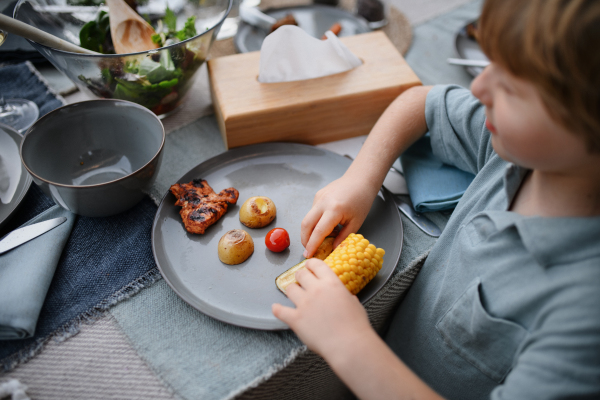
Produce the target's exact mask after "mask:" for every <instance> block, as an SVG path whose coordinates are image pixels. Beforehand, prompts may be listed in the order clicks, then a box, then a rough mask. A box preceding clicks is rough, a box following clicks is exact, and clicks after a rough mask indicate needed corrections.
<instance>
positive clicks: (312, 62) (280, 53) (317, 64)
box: [258, 25, 362, 83]
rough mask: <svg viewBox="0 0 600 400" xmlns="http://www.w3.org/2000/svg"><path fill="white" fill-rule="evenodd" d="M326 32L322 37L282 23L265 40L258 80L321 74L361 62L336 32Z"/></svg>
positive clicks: (346, 68)
mask: <svg viewBox="0 0 600 400" xmlns="http://www.w3.org/2000/svg"><path fill="white" fill-rule="evenodd" d="M325 35H326V36H327V40H320V39H317V38H314V37H312V36H310V35H309V34H308V33H306V32H305V31H303V30H302V29H301V28H299V27H297V26H295V25H283V26H281V27H279V28H278V29H277V30H276V31H275V32H273V33H271V34H270V35H268V36H267V37H266V38H265V40H264V41H263V44H262V47H261V49H260V72H259V75H258V81H259V82H262V83H273V82H289V81H299V80H303V79H312V78H319V77H322V76H327V75H333V74H337V73H340V72H344V71H348V70H350V69H352V68H356V67H358V66H359V65H361V64H362V61H361V60H360V58H358V57H356V56H355V55H354V54H352V52H351V51H350V50H349V49H348V48H347V47H346V46H345V45H344V44H343V43H342V42H341V41H340V39H338V37H337V36H335V35H334V34H333V32H331V31H327V32H326V33H325Z"/></svg>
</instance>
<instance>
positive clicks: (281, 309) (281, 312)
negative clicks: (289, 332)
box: [271, 303, 296, 326]
mask: <svg viewBox="0 0 600 400" xmlns="http://www.w3.org/2000/svg"><path fill="white" fill-rule="evenodd" d="M271 312H272V313H273V315H274V316H275V318H277V319H279V320H281V321H283V322H284V323H286V324H287V325H288V326H291V325H292V324H291V322H292V321H293V320H294V319H295V315H296V310H295V309H294V308H291V307H285V306H282V305H281V304H279V303H274V304H273V305H272V306H271Z"/></svg>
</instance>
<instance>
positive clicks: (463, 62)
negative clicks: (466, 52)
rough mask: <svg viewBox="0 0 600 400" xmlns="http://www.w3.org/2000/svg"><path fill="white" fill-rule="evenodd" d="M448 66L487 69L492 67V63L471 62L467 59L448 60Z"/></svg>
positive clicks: (482, 61)
mask: <svg viewBox="0 0 600 400" xmlns="http://www.w3.org/2000/svg"><path fill="white" fill-rule="evenodd" d="M446 61H447V62H448V64H452V65H462V66H464V67H481V68H485V67H487V66H488V65H490V62H489V61H487V60H471V59H465V58H449V59H448V60H446Z"/></svg>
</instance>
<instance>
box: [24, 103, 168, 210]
mask: <svg viewBox="0 0 600 400" xmlns="http://www.w3.org/2000/svg"><path fill="white" fill-rule="evenodd" d="M164 143H165V129H164V127H163V125H162V123H161V122H160V120H159V119H158V117H157V116H156V115H155V114H154V113H152V112H151V111H150V110H148V109H147V108H145V107H142V106H140V105H138V104H135V103H132V102H129V101H123V100H90V101H83V102H80V103H74V104H70V105H67V106H64V107H61V108H58V109H56V110H54V111H52V112H50V113H48V114H46V115H45V116H43V117H42V118H40V119H39V120H38V121H37V122H36V123H35V124H33V126H32V127H31V128H29V130H28V131H27V133H26V134H25V136H24V138H23V141H22V142H21V160H22V161H23V164H24V165H25V168H27V170H28V171H29V173H30V174H31V176H32V177H33V181H34V182H35V183H36V184H37V185H39V186H40V187H41V188H42V190H43V191H44V192H45V193H46V194H47V195H48V196H50V197H51V198H52V199H53V200H54V202H55V203H56V204H58V205H59V206H61V207H63V208H65V209H67V210H69V211H71V212H73V213H75V214H79V215H84V216H88V217H106V216H109V215H114V214H118V213H121V212H123V211H126V210H128V209H130V208H131V207H133V206H134V205H136V204H137V203H138V202H139V201H140V200H142V198H143V197H144V196H145V193H146V192H147V191H148V190H149V189H150V187H151V186H152V184H153V183H154V180H155V179H156V175H157V174H158V169H159V167H160V163H161V160H162V149H163V146H164Z"/></svg>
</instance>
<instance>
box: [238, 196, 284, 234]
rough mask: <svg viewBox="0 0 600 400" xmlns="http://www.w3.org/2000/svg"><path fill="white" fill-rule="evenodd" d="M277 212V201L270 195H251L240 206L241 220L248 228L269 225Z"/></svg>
mask: <svg viewBox="0 0 600 400" xmlns="http://www.w3.org/2000/svg"><path fill="white" fill-rule="evenodd" d="M276 214H277V208H275V203H273V200H271V199H270V198H268V197H264V196H256V197H250V198H249V199H248V200H246V201H245V202H244V204H242V207H240V222H241V223H242V224H244V225H246V226H247V227H248V228H262V227H264V226H267V225H269V224H270V223H271V222H272V221H273V220H274V219H275V215H276Z"/></svg>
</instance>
